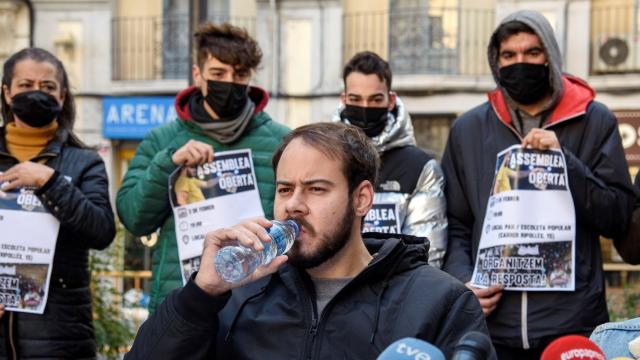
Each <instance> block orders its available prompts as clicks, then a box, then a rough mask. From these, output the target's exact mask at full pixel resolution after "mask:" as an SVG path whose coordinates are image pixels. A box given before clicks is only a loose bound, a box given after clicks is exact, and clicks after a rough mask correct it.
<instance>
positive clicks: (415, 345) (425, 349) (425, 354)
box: [378, 338, 445, 360]
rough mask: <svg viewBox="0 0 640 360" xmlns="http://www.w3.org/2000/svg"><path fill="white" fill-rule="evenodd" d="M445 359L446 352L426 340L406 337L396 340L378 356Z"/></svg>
mask: <svg viewBox="0 0 640 360" xmlns="http://www.w3.org/2000/svg"><path fill="white" fill-rule="evenodd" d="M400 359H402V360H445V359H444V354H443V353H442V352H441V351H440V350H439V349H438V348H436V347H435V346H433V345H431V344H429V343H428V342H426V341H422V340H419V339H414V338H404V339H401V340H398V341H396V342H394V343H393V344H391V345H389V347H387V348H386V349H385V351H383V352H382V354H380V356H378V360H400Z"/></svg>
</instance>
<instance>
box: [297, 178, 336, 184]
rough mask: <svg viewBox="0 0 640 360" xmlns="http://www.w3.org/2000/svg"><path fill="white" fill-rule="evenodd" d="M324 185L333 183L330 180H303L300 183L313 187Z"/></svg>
mask: <svg viewBox="0 0 640 360" xmlns="http://www.w3.org/2000/svg"><path fill="white" fill-rule="evenodd" d="M318 183H321V184H325V185H331V186H332V185H335V183H334V182H333V181H331V180H327V179H309V180H305V181H303V182H302V184H304V185H314V184H318Z"/></svg>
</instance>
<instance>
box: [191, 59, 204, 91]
mask: <svg viewBox="0 0 640 360" xmlns="http://www.w3.org/2000/svg"><path fill="white" fill-rule="evenodd" d="M191 76H192V77H193V85H195V86H197V87H200V86H201V85H202V73H201V72H200V67H199V66H198V65H197V64H193V65H192V66H191Z"/></svg>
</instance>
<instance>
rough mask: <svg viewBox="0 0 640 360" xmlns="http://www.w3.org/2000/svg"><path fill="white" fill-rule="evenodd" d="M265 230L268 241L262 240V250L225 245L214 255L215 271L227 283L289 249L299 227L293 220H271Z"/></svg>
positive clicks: (249, 272)
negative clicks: (268, 237)
mask: <svg viewBox="0 0 640 360" xmlns="http://www.w3.org/2000/svg"><path fill="white" fill-rule="evenodd" d="M271 223H272V225H271V227H270V228H269V229H267V232H268V233H269V236H270V237H271V241H270V242H266V243H265V242H263V243H262V245H264V250H263V251H256V250H255V249H253V248H247V247H244V246H226V247H224V248H222V249H220V251H218V255H216V271H217V272H218V274H219V275H220V277H222V279H223V280H224V281H226V282H229V283H237V282H239V281H242V280H244V279H245V278H246V277H248V276H249V275H251V274H252V273H253V272H254V271H255V270H256V269H257V268H258V266H261V265H267V264H269V263H270V262H271V261H272V260H273V259H275V258H276V256H278V255H282V254H284V253H286V252H287V251H289V249H290V248H291V246H292V245H293V242H294V240H295V239H296V238H297V237H298V233H299V232H300V229H299V227H298V224H297V223H296V222H295V221H293V220H286V221H277V220H273V221H272V222H271Z"/></svg>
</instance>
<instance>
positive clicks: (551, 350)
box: [540, 335, 607, 360]
mask: <svg viewBox="0 0 640 360" xmlns="http://www.w3.org/2000/svg"><path fill="white" fill-rule="evenodd" d="M582 359H584V360H586V359H589V360H607V358H606V356H605V355H604V352H603V351H602V350H601V349H600V348H599V347H598V345H596V344H595V343H594V342H593V341H591V340H589V338H586V337H584V336H580V335H567V336H562V337H559V338H557V339H555V340H553V341H552V342H551V343H550V344H549V345H548V346H547V348H546V349H544V352H542V356H541V357H540V360H582Z"/></svg>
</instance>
